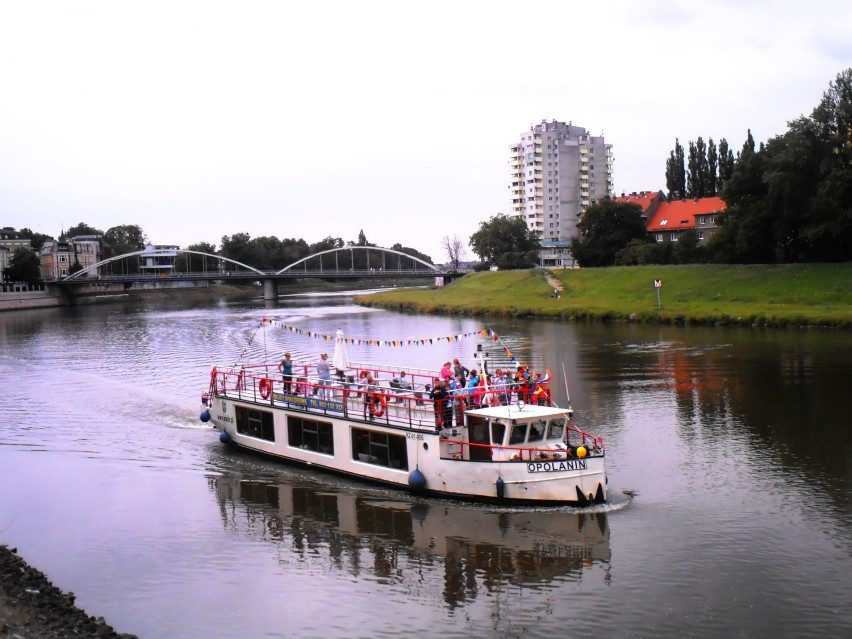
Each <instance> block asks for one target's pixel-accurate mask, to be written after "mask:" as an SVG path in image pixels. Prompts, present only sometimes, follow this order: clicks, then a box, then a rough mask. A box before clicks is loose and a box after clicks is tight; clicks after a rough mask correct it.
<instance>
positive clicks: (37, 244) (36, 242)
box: [18, 228, 53, 253]
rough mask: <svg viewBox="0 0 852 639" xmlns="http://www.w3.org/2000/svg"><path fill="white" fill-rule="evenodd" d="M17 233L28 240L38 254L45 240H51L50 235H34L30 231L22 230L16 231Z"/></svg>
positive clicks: (34, 233) (33, 232)
mask: <svg viewBox="0 0 852 639" xmlns="http://www.w3.org/2000/svg"><path fill="white" fill-rule="evenodd" d="M18 233H19V234H20V235H21V236H23V237H28V238H30V246H31V247H32V249H33V250H34V251H35V252H36V253H38V252H39V251H40V250H41V247H42V246H44V242H45V240H52V239H53V238H52V237H51V236H50V235H45V234H44V233H36V232H35V231H32V230H30V229H27V228H24V229H21V230H20V231H18Z"/></svg>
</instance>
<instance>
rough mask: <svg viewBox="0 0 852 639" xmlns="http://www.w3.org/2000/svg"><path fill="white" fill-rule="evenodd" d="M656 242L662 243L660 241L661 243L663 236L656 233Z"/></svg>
mask: <svg viewBox="0 0 852 639" xmlns="http://www.w3.org/2000/svg"><path fill="white" fill-rule="evenodd" d="M657 241H658V242H662V241H663V234H662V233H657Z"/></svg>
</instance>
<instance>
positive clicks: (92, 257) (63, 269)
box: [39, 235, 108, 280]
mask: <svg viewBox="0 0 852 639" xmlns="http://www.w3.org/2000/svg"><path fill="white" fill-rule="evenodd" d="M107 252H108V251H106V249H105V247H104V242H103V236H102V235H75V236H74V237H72V238H66V237H65V236H60V237H59V239H58V240H53V239H50V240H45V242H44V244H42V246H41V251H40V253H39V260H40V261H41V277H42V278H43V279H47V280H58V279H62V278H63V277H67V276H68V275H70V274H72V273H74V272H76V271H80V270H85V269H90V268H91V267H93V266H94V265H95V264H97V263H98V262H100V261H101V260H103V259H104V258H105V257H106V254H105V253H107ZM100 274H101V272H100V269H99V268H98V269H91V270H86V272H85V273H83V274H82V275H81V276H82V277H91V278H94V277H97V276H98V275H100Z"/></svg>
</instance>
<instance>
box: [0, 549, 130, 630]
mask: <svg viewBox="0 0 852 639" xmlns="http://www.w3.org/2000/svg"><path fill="white" fill-rule="evenodd" d="M0 637H17V638H19V639H57V638H64V637H99V638H102V639H136V635H129V634H119V633H117V632H116V631H115V630H114V629H113V628H112V627H110V626H109V625H108V624H107V623H106V622H105V621H104V620H103V618H101V617H90V616H89V615H88V614H86V612H85V611H84V610H81V609H80V608H77V607H76V606H75V605H74V593H72V592H62V591H61V590H60V589H59V588H57V587H56V586H54V585H53V584H52V583H51V582H50V581H49V580H48V579H47V577H46V576H45V575H44V574H43V573H42V572H40V571H39V570H36V569H35V568H32V567H30V566H29V565H28V564H27V563H26V562H25V561H24V560H23V559H22V558H21V557H20V556H19V555H18V554H17V552H16V550H15V549H14V548H9V547H7V546H4V545H0Z"/></svg>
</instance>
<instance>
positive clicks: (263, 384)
mask: <svg viewBox="0 0 852 639" xmlns="http://www.w3.org/2000/svg"><path fill="white" fill-rule="evenodd" d="M257 390H259V391H260V396H261V397H263V399H269V395H270V393H272V380H271V379H269V378H268V377H264V378H262V379H261V380H260V381H259V382H258V384H257Z"/></svg>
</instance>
